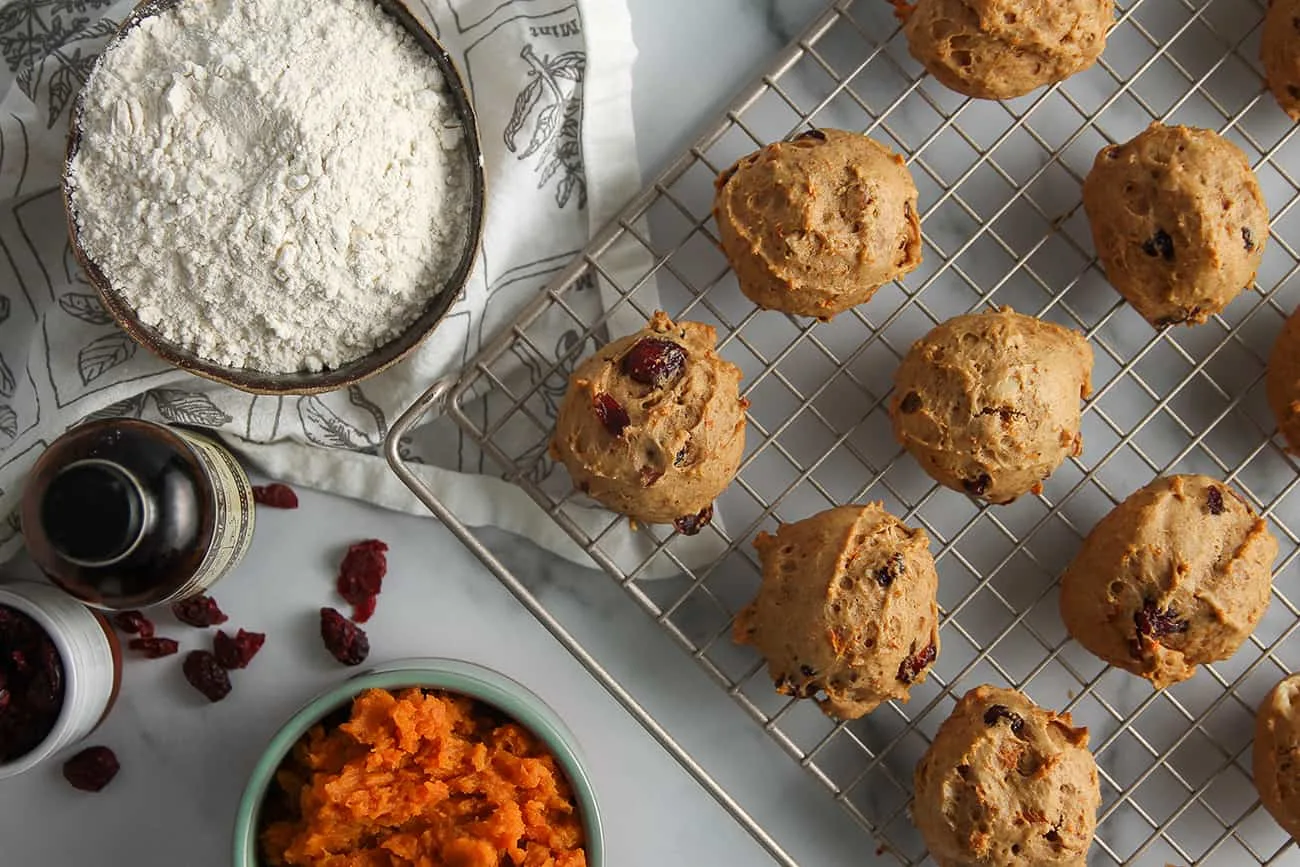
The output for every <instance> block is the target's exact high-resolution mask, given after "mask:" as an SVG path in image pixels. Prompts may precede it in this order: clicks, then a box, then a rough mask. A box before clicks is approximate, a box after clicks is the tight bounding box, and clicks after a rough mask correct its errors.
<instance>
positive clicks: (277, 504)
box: [253, 482, 298, 509]
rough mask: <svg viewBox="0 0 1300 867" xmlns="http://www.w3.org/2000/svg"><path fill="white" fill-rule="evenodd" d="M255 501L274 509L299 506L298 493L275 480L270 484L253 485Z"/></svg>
mask: <svg viewBox="0 0 1300 867" xmlns="http://www.w3.org/2000/svg"><path fill="white" fill-rule="evenodd" d="M253 502H254V503H257V504H258V505H261V506H269V507H271V508H272V509H296V508H298V495H297V494H295V493H294V492H293V488H291V487H289V486H288V485H282V484H280V483H279V482H275V483H274V484H270V485H253Z"/></svg>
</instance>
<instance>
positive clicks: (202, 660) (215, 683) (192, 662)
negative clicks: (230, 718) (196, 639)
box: [181, 650, 230, 702]
mask: <svg viewBox="0 0 1300 867" xmlns="http://www.w3.org/2000/svg"><path fill="white" fill-rule="evenodd" d="M181 669H182V670H183V671H184V672H185V679H186V680H187V681H189V683H190V686H192V687H194V688H195V689H197V690H198V691H199V692H201V693H203V696H204V697H205V698H206V699H207V700H208V701H211V702H218V701H221V700H222V699H223V698H225V697H226V696H228V695H230V675H229V674H226V670H225V669H224V668H222V667H221V663H219V662H217V658H216V656H214V655H213V654H212V653H210V652H208V651H206V650H191V651H190V652H189V653H187V654H185V662H184V663H183V664H182V665H181Z"/></svg>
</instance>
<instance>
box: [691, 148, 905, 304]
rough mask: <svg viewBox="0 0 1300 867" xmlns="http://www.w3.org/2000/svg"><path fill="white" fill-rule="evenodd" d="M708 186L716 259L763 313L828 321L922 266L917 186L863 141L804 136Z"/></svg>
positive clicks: (893, 157)
mask: <svg viewBox="0 0 1300 867" xmlns="http://www.w3.org/2000/svg"><path fill="white" fill-rule="evenodd" d="M714 187H715V189H716V195H715V197H714V200H713V217H714V219H715V220H717V223H718V237H719V239H720V240H721V242H722V252H723V253H725V254H726V256H727V260H728V261H729V262H730V263H731V267H732V270H734V271H735V272H736V279H737V281H739V283H740V289H741V291H742V292H744V293H745V295H746V296H747V297H748V298H749V299H750V300H751V301H753V302H754V303H755V304H757V305H758V306H759V307H762V308H764V309H766V310H782V311H784V312H786V313H793V314H796V315H799V316H812V317H815V318H817V319H830V318H831V317H833V316H834V315H835V314H837V313H843V312H844V311H845V310H848V309H849V308H850V307H854V306H856V305H858V304H863V303H865V302H866V301H868V300H869V299H870V298H871V296H872V295H874V294H875V293H876V290H877V289H879V288H880V287H881V286H883V285H884V284H885V283H888V282H889V281H890V280H895V279H897V278H899V277H902V276H903V275H904V274H906V273H908V272H909V271H911V270H912V269H914V268H916V266H917V265H919V264H921V223H920V219H919V218H918V217H917V213H916V184H915V183H913V182H912V176H911V174H909V173H908V170H907V166H906V165H904V164H903V158H902V157H900V156H899V155H898V154H896V153H894V152H893V151H891V150H890V149H889V148H887V147H885V146H884V145H882V144H880V143H879V142H876V141H873V140H871V139H869V138H867V137H866V136H863V135H858V134H857V133H851V132H844V131H843V130H838V129H819V130H811V131H809V132H806V133H804V134H803V135H801V136H799V137H798V138H797V139H795V140H794V141H783V142H777V143H776V144H770V145H768V146H767V147H765V148H763V149H762V150H759V151H756V152H755V153H752V154H750V155H749V156H747V157H744V158H743V159H741V160H740V161H739V162H737V163H736V164H735V165H733V166H732V167H731V168H729V169H727V170H726V171H724V172H723V173H722V174H720V175H718V179H717V182H716V183H715V184H714Z"/></svg>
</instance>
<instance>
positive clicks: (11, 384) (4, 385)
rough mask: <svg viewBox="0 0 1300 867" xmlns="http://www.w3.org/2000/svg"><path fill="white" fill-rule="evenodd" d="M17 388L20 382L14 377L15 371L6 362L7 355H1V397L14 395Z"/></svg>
mask: <svg viewBox="0 0 1300 867" xmlns="http://www.w3.org/2000/svg"><path fill="white" fill-rule="evenodd" d="M17 388H18V382H17V380H15V379H14V372H13V371H12V370H10V369H9V365H8V364H7V363H5V357H4V356H3V355H0V397H13V396H14V391H15V390H17Z"/></svg>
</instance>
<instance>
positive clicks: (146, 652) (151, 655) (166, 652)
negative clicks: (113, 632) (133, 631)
mask: <svg viewBox="0 0 1300 867" xmlns="http://www.w3.org/2000/svg"><path fill="white" fill-rule="evenodd" d="M126 646H127V647H129V648H131V649H132V650H138V651H140V655H141V656H143V657H144V658H145V659H162V658H163V657H164V656H171V655H172V654H174V653H176V652H177V651H178V650H180V649H181V646H180V644H178V643H177V642H176V641H174V640H173V639H170V638H155V637H149V638H132V639H131V640H130V641H128V642H127V645H126Z"/></svg>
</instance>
